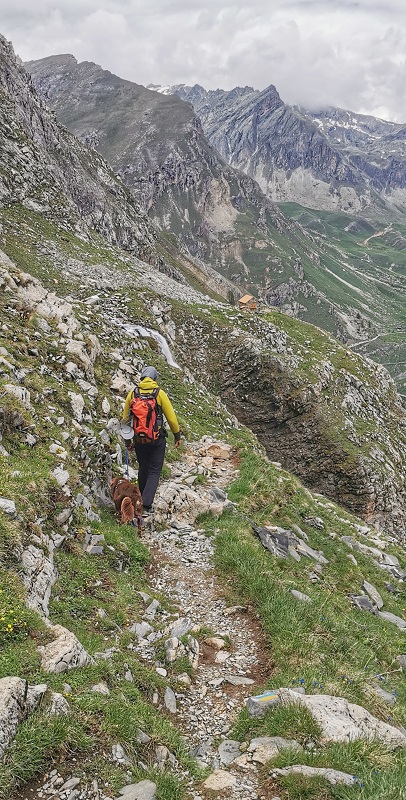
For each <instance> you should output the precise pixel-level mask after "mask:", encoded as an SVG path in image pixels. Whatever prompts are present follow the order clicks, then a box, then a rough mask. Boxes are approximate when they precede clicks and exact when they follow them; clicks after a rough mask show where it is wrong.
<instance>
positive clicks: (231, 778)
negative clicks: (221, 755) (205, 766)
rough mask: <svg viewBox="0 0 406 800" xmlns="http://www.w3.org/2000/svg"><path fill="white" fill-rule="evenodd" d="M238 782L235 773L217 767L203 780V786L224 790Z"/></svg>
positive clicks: (214, 789) (218, 790) (216, 790)
mask: <svg viewBox="0 0 406 800" xmlns="http://www.w3.org/2000/svg"><path fill="white" fill-rule="evenodd" d="M236 783H237V778H236V777H235V775H231V774H230V773H229V772H226V771H225V770H224V769H215V770H214V772H212V773H211V775H209V777H208V778H206V780H205V781H204V782H203V786H204V787H205V789H211V790H212V791H213V792H222V791H223V790H224V789H232V788H233V787H234V786H235V784H236Z"/></svg>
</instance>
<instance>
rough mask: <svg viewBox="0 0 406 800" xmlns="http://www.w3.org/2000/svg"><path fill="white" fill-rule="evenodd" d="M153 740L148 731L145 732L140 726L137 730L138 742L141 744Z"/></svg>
mask: <svg viewBox="0 0 406 800" xmlns="http://www.w3.org/2000/svg"><path fill="white" fill-rule="evenodd" d="M150 741H151V737H150V736H148V734H147V733H144V731H142V730H141V729H140V728H138V730H137V742H139V744H148V742H150Z"/></svg>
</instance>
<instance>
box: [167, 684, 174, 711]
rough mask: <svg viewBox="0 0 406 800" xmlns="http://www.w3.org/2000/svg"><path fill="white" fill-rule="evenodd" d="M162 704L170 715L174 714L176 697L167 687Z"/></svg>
mask: <svg viewBox="0 0 406 800" xmlns="http://www.w3.org/2000/svg"><path fill="white" fill-rule="evenodd" d="M164 703H165V708H167V709H168V711H169V712H170V713H171V714H176V695H175V692H174V691H173V689H171V687H170V686H167V687H166V689H165V694H164Z"/></svg>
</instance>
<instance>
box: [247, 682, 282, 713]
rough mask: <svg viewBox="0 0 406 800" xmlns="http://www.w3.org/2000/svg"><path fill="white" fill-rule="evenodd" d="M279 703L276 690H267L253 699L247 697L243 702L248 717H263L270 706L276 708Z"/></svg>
mask: <svg viewBox="0 0 406 800" xmlns="http://www.w3.org/2000/svg"><path fill="white" fill-rule="evenodd" d="M279 703H280V698H279V693H278V690H277V689H269V691H267V692H263V694H257V695H255V697H248V699H247V700H246V701H245V705H246V707H247V710H248V713H249V715H250V717H263V715H264V714H265V711H267V710H268V709H269V708H272V706H277V705H279Z"/></svg>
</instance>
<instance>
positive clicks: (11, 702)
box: [0, 677, 47, 758]
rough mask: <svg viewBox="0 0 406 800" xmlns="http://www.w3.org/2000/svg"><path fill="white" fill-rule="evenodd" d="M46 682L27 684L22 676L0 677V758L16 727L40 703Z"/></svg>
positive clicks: (45, 688)
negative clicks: (35, 684)
mask: <svg viewBox="0 0 406 800" xmlns="http://www.w3.org/2000/svg"><path fill="white" fill-rule="evenodd" d="M46 690H47V686H46V684H38V685H37V686H29V685H28V684H27V681H25V680H23V679H22V678H15V677H8V678H1V679H0V758H1V757H2V756H3V754H4V753H5V751H6V750H7V748H8V746H9V745H10V743H11V742H12V740H13V739H14V736H15V735H16V733H17V728H18V726H19V724H20V722H22V721H23V720H24V719H26V717H28V715H29V714H31V713H32V711H34V710H35V708H36V707H37V706H38V704H39V703H40V701H41V699H42V697H43V695H44V694H45V692H46Z"/></svg>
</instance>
